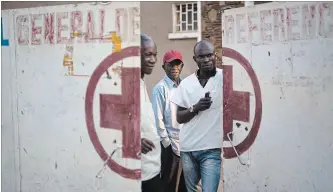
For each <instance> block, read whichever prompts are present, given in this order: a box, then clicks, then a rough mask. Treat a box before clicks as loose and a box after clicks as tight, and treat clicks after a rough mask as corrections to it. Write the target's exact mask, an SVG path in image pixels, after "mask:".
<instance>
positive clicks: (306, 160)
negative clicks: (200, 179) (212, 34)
mask: <svg viewBox="0 0 333 192" xmlns="http://www.w3.org/2000/svg"><path fill="white" fill-rule="evenodd" d="M312 5H313V6H314V9H313V10H314V12H312V13H313V17H314V23H313V25H312V26H310V27H309V25H308V24H309V21H308V20H307V18H311V16H312V15H311V14H309V15H307V13H308V12H307V11H308V10H309V9H308V7H309V6H310V7H311V6H312ZM279 9H281V11H282V12H281V13H284V14H283V16H281V15H280V14H277V16H278V17H274V14H273V13H274V10H279ZM287 10H290V13H291V14H290V15H289V18H291V19H290V21H291V24H292V25H288V24H287V23H286V21H288V19H287V14H286V13H287ZM309 13H311V9H310V11H309ZM332 13H333V3H330V2H326V3H322V2H276V3H267V4H262V5H257V6H254V7H243V8H238V9H230V10H226V11H225V12H224V14H223V16H222V20H223V21H222V26H223V31H224V34H223V41H222V42H223V47H228V48H232V49H234V50H236V51H238V52H239V53H241V54H242V55H243V56H245V57H246V58H247V60H248V61H249V62H250V63H251V65H252V67H253V69H254V71H255V73H256V75H257V77H258V79H259V83H260V87H261V93H262V110H263V113H262V121H261V126H260V130H259V133H258V136H257V138H256V140H255V143H254V144H253V145H252V147H251V148H250V152H251V155H250V161H251V166H250V167H246V166H243V165H241V164H240V163H239V162H238V160H237V158H234V159H228V160H226V161H225V164H224V179H225V184H224V189H225V191H226V192H240V191H246V192H254V191H260V192H263V191H268V192H272V191H278V192H283V191H288V192H291V191H292V192H296V191H301V192H314V191H318V192H324V191H325V192H328V191H333V183H332V178H333V165H332V162H333V137H332V135H333V119H332V117H333V96H332V95H333V73H332V71H333V62H332V61H333V14H332ZM281 17H282V18H283V19H284V22H283V23H282V25H281V26H283V27H284V29H285V30H284V31H285V33H283V32H282V31H281V27H279V26H277V25H276V24H277V22H276V21H278V22H280V21H281V20H280V18H281ZM274 18H277V20H274ZM251 24H252V25H253V24H254V25H257V26H256V27H255V28H252V29H253V31H252V32H251V31H250V30H249V29H250V28H251ZM275 29H276V31H275ZM289 30H290V31H289ZM262 32H264V33H262ZM276 32H278V33H276ZM251 34H252V37H253V38H250V37H251ZM276 34H278V35H276ZM223 62H224V64H225V65H232V66H234V72H233V74H234V78H233V82H234V89H235V90H238V91H248V92H250V93H251V96H250V101H251V102H250V109H251V113H250V114H251V115H250V122H245V123H244V122H241V123H242V124H243V125H244V126H245V125H246V126H249V127H251V125H252V123H253V116H254V108H255V105H254V102H255V99H254V92H253V86H252V84H251V82H250V80H249V76H248V75H247V74H246V73H245V70H244V69H243V68H242V67H241V66H240V65H239V64H238V63H237V62H236V61H235V60H232V59H230V58H227V57H223ZM234 123H235V122H234ZM234 127H235V126H234ZM235 129H237V128H235ZM246 134H247V132H246V131H243V132H241V133H235V137H236V139H235V141H234V143H235V144H238V143H239V142H241V141H242V140H243V139H244V138H245V136H246ZM225 145H226V146H227V145H228V142H225ZM247 155H248V151H247V152H246V153H244V154H243V155H242V158H243V160H244V161H246V160H247Z"/></svg>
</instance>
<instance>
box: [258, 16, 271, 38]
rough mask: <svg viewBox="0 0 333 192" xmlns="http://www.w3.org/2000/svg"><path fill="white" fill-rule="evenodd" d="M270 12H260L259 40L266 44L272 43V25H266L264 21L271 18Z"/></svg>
mask: <svg viewBox="0 0 333 192" xmlns="http://www.w3.org/2000/svg"><path fill="white" fill-rule="evenodd" d="M271 15H272V11H271V10H262V11H260V32H261V33H260V34H261V40H262V41H266V42H271V41H272V35H271V33H272V24H271V23H266V22H265V20H266V19H267V18H269V17H271Z"/></svg>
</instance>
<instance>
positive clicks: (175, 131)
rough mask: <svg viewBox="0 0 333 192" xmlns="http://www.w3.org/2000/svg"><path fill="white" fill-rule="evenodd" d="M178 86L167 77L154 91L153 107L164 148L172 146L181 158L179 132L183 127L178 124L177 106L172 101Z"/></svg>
mask: <svg viewBox="0 0 333 192" xmlns="http://www.w3.org/2000/svg"><path fill="white" fill-rule="evenodd" d="M176 89H177V85H176V84H175V83H174V82H173V81H172V80H171V79H170V78H169V77H168V76H165V77H164V78H163V79H162V80H160V81H159V82H158V83H157V84H156V85H155V86H154V87H153V90H152V105H153V110H154V115H155V122H156V128H157V133H158V134H159V136H160V137H161V141H162V144H163V146H164V147H168V146H169V145H170V144H171V146H172V150H173V152H174V153H175V154H177V155H178V156H179V154H180V152H179V131H180V128H181V125H180V124H179V123H178V122H177V119H176V115H177V106H176V105H175V104H174V103H172V102H171V101H170V98H171V95H172V94H173V92H174V91H175V90H176Z"/></svg>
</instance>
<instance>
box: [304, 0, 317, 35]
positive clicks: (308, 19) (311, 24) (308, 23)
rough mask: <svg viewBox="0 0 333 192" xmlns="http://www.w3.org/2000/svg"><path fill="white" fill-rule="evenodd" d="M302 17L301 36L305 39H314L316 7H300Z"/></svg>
mask: <svg viewBox="0 0 333 192" xmlns="http://www.w3.org/2000/svg"><path fill="white" fill-rule="evenodd" d="M302 15H303V17H304V18H303V19H304V22H303V27H302V30H303V35H304V36H306V38H315V37H316V6H315V5H309V6H308V5H303V7H302Z"/></svg>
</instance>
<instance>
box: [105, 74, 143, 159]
mask: <svg viewBox="0 0 333 192" xmlns="http://www.w3.org/2000/svg"><path fill="white" fill-rule="evenodd" d="M139 81H140V70H139V68H121V85H122V86H121V90H122V91H121V95H110V94H100V115H101V121H100V126H101V127H103V128H109V129H110V128H112V129H117V130H121V131H122V132H123V144H122V145H123V158H133V159H140V154H139V153H138V151H140V108H139V107H138V106H140V100H139V99H138V98H137V97H135V95H137V94H138V93H140V84H139V83H138V82H139Z"/></svg>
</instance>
